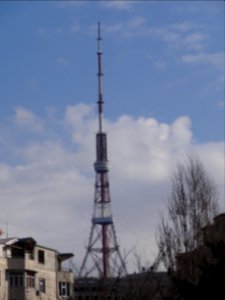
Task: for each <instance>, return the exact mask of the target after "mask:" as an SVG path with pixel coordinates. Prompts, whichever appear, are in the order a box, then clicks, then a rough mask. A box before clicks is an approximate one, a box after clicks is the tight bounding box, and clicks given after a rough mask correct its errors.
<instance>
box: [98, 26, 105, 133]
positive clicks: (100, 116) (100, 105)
mask: <svg viewBox="0 0 225 300" xmlns="http://www.w3.org/2000/svg"><path fill="white" fill-rule="evenodd" d="M97 41H98V52H97V55H98V74H97V75H98V102H97V103H98V119H99V132H100V133H101V132H102V119H103V103H104V101H103V94H102V77H103V73H102V50H101V41H102V37H101V24H100V22H98V38H97Z"/></svg>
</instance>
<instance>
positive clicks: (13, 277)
mask: <svg viewBox="0 0 225 300" xmlns="http://www.w3.org/2000/svg"><path fill="white" fill-rule="evenodd" d="M9 285H10V287H12V288H20V287H23V273H9Z"/></svg>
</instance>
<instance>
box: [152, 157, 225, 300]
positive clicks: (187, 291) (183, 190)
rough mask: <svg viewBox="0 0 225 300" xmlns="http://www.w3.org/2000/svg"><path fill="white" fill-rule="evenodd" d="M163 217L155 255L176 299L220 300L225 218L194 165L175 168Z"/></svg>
mask: <svg viewBox="0 0 225 300" xmlns="http://www.w3.org/2000/svg"><path fill="white" fill-rule="evenodd" d="M166 212H167V214H166V216H165V215H161V219H160V226H159V232H158V233H159V235H158V246H159V255H160V258H161V261H162V262H163V264H164V266H165V267H166V269H167V270H168V275H169V277H170V279H171V282H172V283H173V286H175V288H176V289H177V293H178V299H182V300H186V299H187V300H189V299H194V298H197V299H200V298H201V299H202V298H203V299H204V298H205V297H206V298H207V297H208V296H209V295H210V297H211V298H210V299H212V297H213V298H214V296H215V293H216V291H217V294H216V295H217V296H216V299H224V297H225V289H224V284H225V257H224V253H225V239H224V232H225V227H224V221H225V214H224V213H223V214H220V215H218V213H219V205H218V194H217V189H216V186H215V184H214V182H213V180H212V179H210V177H209V176H208V175H207V174H206V172H205V170H204V168H203V166H202V164H201V162H200V161H199V159H197V158H193V157H189V159H188V161H187V164H179V165H178V167H177V170H176V172H175V174H174V176H173V178H172V189H171V193H170V195H169V198H168V202H167V210H166ZM219 222H220V223H219ZM218 270H219V272H218ZM219 274H220V275H219ZM218 295H219V296H218ZM172 299H173V298H172Z"/></svg>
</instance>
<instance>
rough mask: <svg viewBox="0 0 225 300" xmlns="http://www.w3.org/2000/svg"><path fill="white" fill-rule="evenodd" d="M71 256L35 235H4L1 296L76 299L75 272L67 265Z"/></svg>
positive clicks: (31, 299) (21, 299) (9, 299)
mask: <svg viewBox="0 0 225 300" xmlns="http://www.w3.org/2000/svg"><path fill="white" fill-rule="evenodd" d="M71 257H73V254H71V253H63V254H61V253H59V252H58V251H56V250H53V249H50V248H48V247H43V246H40V245H38V244H37V243H36V241H35V240H34V239H33V238H31V237H28V238H6V239H0V300H38V299H42V300H69V299H73V297H74V294H73V284H74V275H73V272H72V271H71V270H69V269H65V268H64V267H63V262H64V261H66V260H68V259H69V258H71Z"/></svg>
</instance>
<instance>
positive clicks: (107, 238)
mask: <svg viewBox="0 0 225 300" xmlns="http://www.w3.org/2000/svg"><path fill="white" fill-rule="evenodd" d="M97 41H98V52H97V56H98V74H97V75H98V102H97V104H98V133H97V134H96V162H95V163H94V169H95V173H96V180H95V196H94V212H93V217H92V227H91V232H90V237H89V242H88V246H87V250H86V254H85V257H84V260H83V263H82V265H81V269H80V273H79V277H87V276H93V274H94V275H96V274H98V276H99V277H100V278H103V279H107V278H109V277H114V276H123V275H125V274H126V266H125V262H124V260H123V258H122V256H121V253H120V250H119V245H118V242H117V237H116V231H115V227H114V222H113V216H112V212H111V205H110V204H111V199H110V189H109V179H108V172H109V167H108V157H107V141H106V133H105V132H103V103H104V101H103V95H102V76H103V73H102V61H101V57H102V51H101V41H102V38H101V32H100V23H98V38H97Z"/></svg>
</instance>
